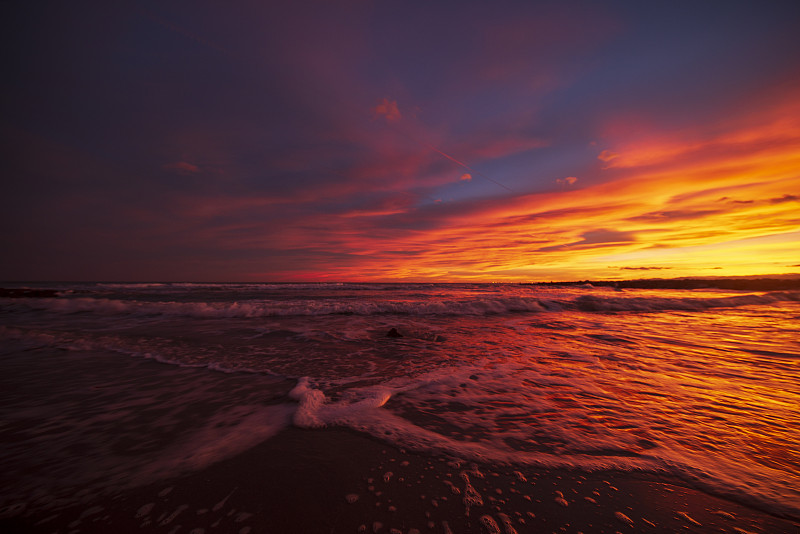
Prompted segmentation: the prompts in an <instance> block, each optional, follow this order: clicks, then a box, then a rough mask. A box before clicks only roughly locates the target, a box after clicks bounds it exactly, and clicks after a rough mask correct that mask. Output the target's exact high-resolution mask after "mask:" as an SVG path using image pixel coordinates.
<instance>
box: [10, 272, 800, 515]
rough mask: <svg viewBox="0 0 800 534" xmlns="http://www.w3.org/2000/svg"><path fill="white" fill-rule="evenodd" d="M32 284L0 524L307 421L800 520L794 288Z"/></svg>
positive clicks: (19, 305) (18, 356)
mask: <svg viewBox="0 0 800 534" xmlns="http://www.w3.org/2000/svg"><path fill="white" fill-rule="evenodd" d="M7 286H8V285H7ZM8 287H10V286H8ZM36 287H39V288H47V289H54V290H57V291H58V293H57V295H56V296H53V297H38V298H33V297H29V298H2V299H0V325H2V326H0V341H1V342H0V436H1V437H0V444H1V445H2V446H1V447H0V472H3V473H4V477H5V478H6V479H7V480H10V481H12V484H5V485H4V487H5V489H4V490H2V494H0V507H2V510H1V511H0V516H2V515H6V516H8V515H13V514H15V513H19V512H20V510H23V509H26V508H27V509H35V508H42V509H47V508H48V507H56V506H59V505H68V504H72V503H75V502H76V500H78V499H90V498H91V497H93V496H96V495H98V494H101V493H104V492H105V493H107V492H113V491H116V490H120V489H125V488H130V487H132V486H136V485H140V484H146V483H150V482H155V481H157V480H159V479H163V478H167V477H169V476H173V475H177V474H181V473H185V472H189V471H192V470H196V469H201V468H203V467H205V466H208V465H210V464H212V463H214V462H216V461H219V460H221V459H224V458H227V457H230V456H233V455H235V454H237V453H239V452H242V451H244V450H246V449H248V448H250V447H252V446H254V445H256V444H258V443H260V442H262V441H264V440H268V439H270V437H271V436H274V435H275V434H277V433H278V432H280V431H281V429H283V428H286V427H287V426H289V425H296V426H300V427H311V428H329V427H334V426H343V427H347V428H351V429H354V430H358V431H361V432H365V433H367V434H370V435H372V436H374V437H376V438H378V439H381V440H385V441H387V442H389V443H391V444H394V445H397V446H400V447H403V448H407V449H412V450H418V451H423V452H429V453H431V454H441V455H447V456H452V457H456V458H461V459H465V460H471V461H481V462H489V463H506V464H507V463H511V464H519V465H529V466H540V467H545V468H546V467H566V468H573V469H579V470H603V469H619V470H630V471H644V472H652V473H665V474H670V475H675V476H678V477H680V478H682V479H684V480H685V481H686V482H687V483H688V484H690V485H694V486H696V487H698V488H700V489H703V490H705V491H708V492H711V493H714V494H717V495H721V496H725V497H729V498H734V499H736V500H739V501H742V502H745V503H748V504H751V505H753V506H757V507H759V508H762V509H764V510H767V511H770V512H773V513H778V514H784V515H789V516H792V517H795V518H797V517H800V448H798V445H797V444H798V443H800V293H799V292H796V291H795V292H792V291H775V292H746V291H722V290H715V289H705V290H641V289H624V290H619V289H615V288H599V287H592V286H591V285H585V286H568V287H558V286H537V285H516V284H175V283H172V284H169V283H168V284H107V283H91V284H88V283H87V284H40V285H38V286H36ZM393 328H394V329H396V331H397V333H398V334H399V335H400V336H401V337H389V336H387V333H388V332H389V331H390V330H391V329H393Z"/></svg>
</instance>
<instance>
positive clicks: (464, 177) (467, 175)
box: [460, 172, 472, 182]
mask: <svg viewBox="0 0 800 534" xmlns="http://www.w3.org/2000/svg"><path fill="white" fill-rule="evenodd" d="M460 180H461V181H464V182H469V181H470V180H472V175H471V174H470V173H468V172H465V173H464V174H462V175H461V178H460Z"/></svg>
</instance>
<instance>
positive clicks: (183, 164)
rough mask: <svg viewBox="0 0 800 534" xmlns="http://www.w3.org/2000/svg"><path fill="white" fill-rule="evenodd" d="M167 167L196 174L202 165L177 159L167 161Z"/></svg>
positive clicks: (165, 166) (183, 172)
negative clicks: (170, 161) (171, 161)
mask: <svg viewBox="0 0 800 534" xmlns="http://www.w3.org/2000/svg"><path fill="white" fill-rule="evenodd" d="M164 168H165V169H168V170H172V171H178V172H179V173H180V174H194V173H196V172H200V167H198V166H197V165H193V164H191V163H189V162H187V161H176V162H174V163H167V164H166V165H164Z"/></svg>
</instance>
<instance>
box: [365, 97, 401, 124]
mask: <svg viewBox="0 0 800 534" xmlns="http://www.w3.org/2000/svg"><path fill="white" fill-rule="evenodd" d="M372 116H373V117H375V118H378V117H383V118H385V119H386V120H387V121H389V122H394V121H397V120H400V118H401V117H402V115H401V114H400V110H399V109H397V101H396V100H389V99H387V98H384V99H383V100H382V101H381V102H380V103H379V104H378V105H376V106H375V107H373V108H372Z"/></svg>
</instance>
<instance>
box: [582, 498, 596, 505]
mask: <svg viewBox="0 0 800 534" xmlns="http://www.w3.org/2000/svg"><path fill="white" fill-rule="evenodd" d="M583 500H584V501H587V502H590V503H592V504H597V501H596V500H594V499H592V498H591V497H584V498H583Z"/></svg>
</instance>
